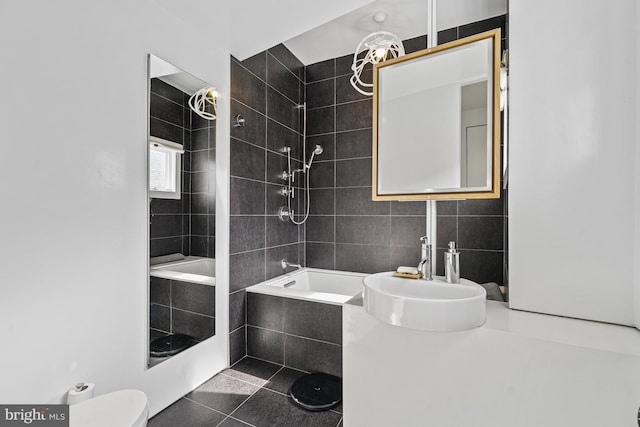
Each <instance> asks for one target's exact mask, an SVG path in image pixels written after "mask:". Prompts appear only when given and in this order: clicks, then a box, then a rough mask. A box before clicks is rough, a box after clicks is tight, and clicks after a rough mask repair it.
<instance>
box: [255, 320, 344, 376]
mask: <svg viewBox="0 0 640 427" xmlns="http://www.w3.org/2000/svg"><path fill="white" fill-rule="evenodd" d="M247 327H252V328H255V329H261V330H263V331H270V332H277V333H280V334H284V335H285V336H291V337H296V338H300V339H305V340H309V341H316V342H320V343H323V344H331V345H335V346H338V347H342V344H336V343H334V342H330V341H324V340H319V339H317V338H311V337H305V336H302V335H296V334H290V333H288V332H284V331H278V330H275V329H269V328H264V327H262V326H256V325H251V324H247ZM250 357H253V356H250ZM265 362H269V361H268V360H265ZM270 363H273V362H270ZM283 366H286V365H283Z"/></svg>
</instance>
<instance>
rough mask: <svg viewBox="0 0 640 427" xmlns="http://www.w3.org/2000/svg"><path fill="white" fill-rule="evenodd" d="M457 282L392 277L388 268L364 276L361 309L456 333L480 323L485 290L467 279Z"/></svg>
mask: <svg viewBox="0 0 640 427" xmlns="http://www.w3.org/2000/svg"><path fill="white" fill-rule="evenodd" d="M461 281H462V283H460V284H455V285H454V284H451V283H447V282H445V281H444V277H438V276H436V277H434V278H433V280H431V281H427V280H418V279H403V278H400V277H393V272H392V271H387V272H384V273H377V274H372V275H370V276H367V277H365V278H364V292H363V295H362V296H363V300H364V309H365V310H366V311H367V313H369V314H370V315H372V316H373V317H375V318H377V319H378V320H382V321H383V322H387V323H390V324H392V325H396V326H402V327H404V328H410V329H419V330H422V331H433V332H457V331H466V330H469V329H473V328H477V327H478V326H481V325H482V324H483V323H484V319H485V311H486V298H487V291H486V290H485V289H484V288H483V287H482V286H480V285H478V284H477V283H475V282H472V281H470V280H466V279H462V280H461Z"/></svg>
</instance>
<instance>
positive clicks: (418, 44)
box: [306, 16, 507, 284]
mask: <svg viewBox="0 0 640 427" xmlns="http://www.w3.org/2000/svg"><path fill="white" fill-rule="evenodd" d="M497 27H500V28H502V31H503V35H505V34H506V33H505V30H506V17H505V16H500V17H496V18H491V19H487V20H485V21H480V22H477V23H472V24H468V25H464V26H461V27H457V28H452V29H449V30H444V31H441V32H439V33H438V39H439V43H445V42H447V41H451V40H455V39H457V38H459V37H466V36H468V35H472V34H475V33H479V32H483V31H487V30H490V29H493V28H497ZM506 44H507V40H506V36H505V38H504V39H503V46H506ZM404 45H405V49H406V51H407V53H410V52H414V51H417V50H421V49H425V48H426V47H427V38H426V36H421V37H416V38H413V39H410V40H405V41H404ZM352 58H353V55H347V56H344V57H340V58H334V59H330V60H327V61H323V62H319V63H317V64H312V65H309V66H307V67H306V80H307V86H306V90H307V93H306V97H307V104H308V106H309V121H310V124H309V138H308V139H307V144H308V145H309V146H314V145H315V144H321V145H323V146H324V147H325V154H323V155H322V156H320V157H319V158H318V159H317V162H318V163H317V164H316V165H315V166H314V167H313V168H312V171H311V188H312V190H311V214H312V216H310V218H309V221H308V222H307V226H306V236H307V238H306V261H307V266H310V267H318V268H330V269H336V270H348V271H358V272H367V273H374V272H379V271H386V270H390V269H395V268H396V267H397V266H399V265H411V266H412V265H415V264H417V261H418V260H419V259H420V244H419V240H418V239H419V237H420V236H423V235H424V234H426V202H374V201H372V200H371V145H372V144H371V135H372V116H371V113H372V105H371V102H372V101H371V98H370V97H365V96H362V95H360V94H359V93H358V92H356V91H355V90H354V89H353V88H352V87H351V85H350V83H349V78H350V76H351V70H350V69H349V67H350V65H351V61H352ZM505 197H506V195H505V194H503V196H502V198H501V199H499V200H494V201H485V200H465V201H459V202H457V201H453V202H450V201H446V202H437V211H438V215H437V256H436V272H437V274H439V275H443V274H444V271H443V269H444V261H443V257H444V256H443V253H444V249H443V248H446V247H447V243H448V242H449V241H450V240H455V241H456V242H458V246H459V247H460V248H461V267H460V268H461V273H462V276H463V277H465V278H469V279H472V280H475V281H478V282H488V281H494V282H498V283H500V284H503V283H505V282H506V275H505V274H504V273H503V271H504V270H506V268H505V267H504V265H505V259H504V257H505V247H506V245H505V243H504V240H505V239H506V235H507V233H506V224H507V221H506V212H505V209H506V203H504V198H505Z"/></svg>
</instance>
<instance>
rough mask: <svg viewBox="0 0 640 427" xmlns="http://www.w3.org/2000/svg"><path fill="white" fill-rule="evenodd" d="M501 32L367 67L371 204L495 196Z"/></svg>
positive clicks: (497, 161) (466, 39)
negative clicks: (371, 91) (369, 74)
mask: <svg viewBox="0 0 640 427" xmlns="http://www.w3.org/2000/svg"><path fill="white" fill-rule="evenodd" d="M500 37H501V35H500V29H495V30H491V31H487V32H484V33H481V34H477V35H474V36H470V37H466V38H463V39H460V40H456V41H453V42H450V43H446V44H442V45H439V46H436V47H433V48H429V49H424V50H421V51H418V52H414V53H411V54H408V55H405V56H402V57H400V58H395V59H391V60H387V61H384V62H380V63H378V64H376V65H374V68H373V84H374V95H373V96H374V98H373V165H372V173H373V177H372V178H373V185H372V192H373V194H372V197H373V200H442V199H491V198H499V197H500V132H501V127H500V53H501V44H500Z"/></svg>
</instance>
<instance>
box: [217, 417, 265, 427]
mask: <svg viewBox="0 0 640 427" xmlns="http://www.w3.org/2000/svg"><path fill="white" fill-rule="evenodd" d="M228 419H232V420H234V421H238V422H239V423H242V425H245V426H251V427H256V426H255V425H253V424H250V423H248V422H246V421H242V420H241V419H240V418H235V417H232V416H231V415H227V418H225V419H224V420H222V421H221V422H220V424H218V426H220V425H222V424H223V423H224V422H225V421H227V420H228ZM216 427H217V426H216Z"/></svg>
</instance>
